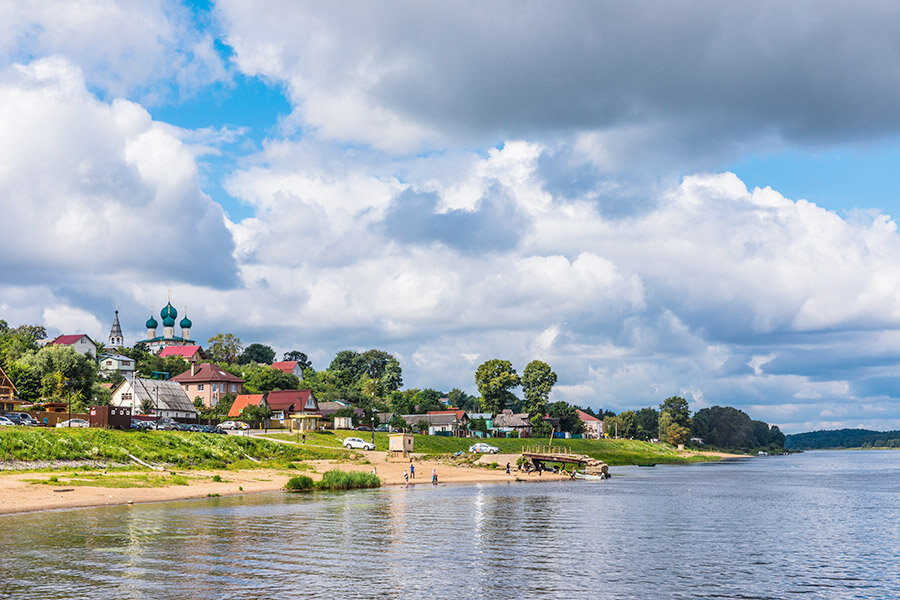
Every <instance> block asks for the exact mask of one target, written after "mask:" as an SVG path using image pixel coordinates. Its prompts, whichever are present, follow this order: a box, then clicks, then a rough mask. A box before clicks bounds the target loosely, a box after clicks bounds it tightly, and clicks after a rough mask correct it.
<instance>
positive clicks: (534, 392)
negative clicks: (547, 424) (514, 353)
mask: <svg viewBox="0 0 900 600" xmlns="http://www.w3.org/2000/svg"><path fill="white" fill-rule="evenodd" d="M556 380H557V377H556V373H554V372H553V370H552V369H551V368H550V365H548V364H547V363H545V362H542V361H539V360H533V361H531V362H530V363H528V364H527V365H526V366H525V370H524V371H522V393H523V394H524V395H525V410H526V411H527V412H528V415H529V417H530V418H531V419H532V420H534V418H535V417H540V418H543V417H544V415H545V414H546V413H547V400H548V399H549V398H550V391H551V390H552V389H553V386H554V385H556Z"/></svg>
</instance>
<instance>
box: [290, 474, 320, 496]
mask: <svg viewBox="0 0 900 600" xmlns="http://www.w3.org/2000/svg"><path fill="white" fill-rule="evenodd" d="M315 485H316V482H314V481H313V480H312V477H310V476H309V475H298V476H297V477H291V478H290V479H288V482H287V483H286V484H284V489H286V490H288V491H291V492H299V491H302V490H311V489H312V488H313V487H315Z"/></svg>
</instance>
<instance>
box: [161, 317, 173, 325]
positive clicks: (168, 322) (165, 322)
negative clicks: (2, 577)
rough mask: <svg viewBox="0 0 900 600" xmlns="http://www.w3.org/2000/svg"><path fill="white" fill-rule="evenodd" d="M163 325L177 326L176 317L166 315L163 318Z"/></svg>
mask: <svg viewBox="0 0 900 600" xmlns="http://www.w3.org/2000/svg"><path fill="white" fill-rule="evenodd" d="M163 327H175V319H174V318H173V317H166V318H165V319H163Z"/></svg>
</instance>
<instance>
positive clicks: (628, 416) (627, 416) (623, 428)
mask: <svg viewBox="0 0 900 600" xmlns="http://www.w3.org/2000/svg"><path fill="white" fill-rule="evenodd" d="M635 435H637V414H636V413H635V412H634V411H633V410H626V411H623V412H621V413H619V437H624V438H628V439H634V436H635Z"/></svg>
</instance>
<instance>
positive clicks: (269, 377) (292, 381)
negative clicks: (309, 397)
mask: <svg viewBox="0 0 900 600" xmlns="http://www.w3.org/2000/svg"><path fill="white" fill-rule="evenodd" d="M241 378H242V379H243V380H244V387H246V388H247V390H248V391H250V392H252V393H263V392H271V391H273V390H296V389H300V380H299V379H298V378H297V376H296V375H294V374H292V373H285V372H283V371H279V370H278V369H273V368H272V367H268V366H266V365H250V366H248V367H245V368H244V370H243V372H242V374H241Z"/></svg>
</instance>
